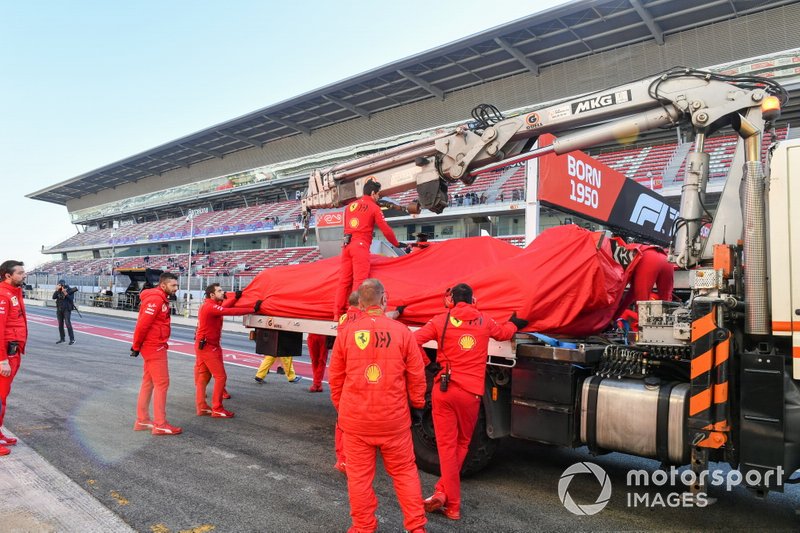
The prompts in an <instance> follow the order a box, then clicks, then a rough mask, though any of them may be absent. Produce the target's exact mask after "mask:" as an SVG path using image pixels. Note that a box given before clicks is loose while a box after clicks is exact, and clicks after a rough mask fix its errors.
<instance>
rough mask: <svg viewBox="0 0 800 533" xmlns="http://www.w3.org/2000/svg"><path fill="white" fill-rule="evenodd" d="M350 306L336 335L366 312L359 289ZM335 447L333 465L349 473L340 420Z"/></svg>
mask: <svg viewBox="0 0 800 533" xmlns="http://www.w3.org/2000/svg"><path fill="white" fill-rule="evenodd" d="M347 303H348V304H349V307H348V308H347V312H345V313H344V314H342V316H340V317H339V325H338V326H336V335H337V336H339V337H340V336H342V332H343V331H344V330H345V329H346V328H347V327H348V326H349V325H350V324H351V323H352V322H353V321H355V320H356V319H357V318H358V317H360V316H361V315H362V314H363V313H364V312H363V311H362V310H361V308H360V307H359V306H358V291H353V292H351V293H350V297H349V298H348V300H347ZM334 448H335V451H336V463H335V464H334V465H333V467H334V468H335V469H336V470H338V471H339V472H341V473H342V474H346V473H347V460H346V458H345V455H344V439H343V437H342V428H340V427H339V420H338V419H337V420H336V432H335V435H334Z"/></svg>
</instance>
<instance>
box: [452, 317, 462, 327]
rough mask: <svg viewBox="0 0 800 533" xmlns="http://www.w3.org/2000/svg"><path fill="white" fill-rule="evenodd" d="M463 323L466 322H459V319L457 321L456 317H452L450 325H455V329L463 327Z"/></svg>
mask: <svg viewBox="0 0 800 533" xmlns="http://www.w3.org/2000/svg"><path fill="white" fill-rule="evenodd" d="M463 322H464V321H463V320H459V319H457V318H456V317H454V316H451V317H450V323H451V324H453V327H455V328H459V327H461V324H462V323H463Z"/></svg>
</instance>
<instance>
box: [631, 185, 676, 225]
mask: <svg viewBox="0 0 800 533" xmlns="http://www.w3.org/2000/svg"><path fill="white" fill-rule="evenodd" d="M676 218H678V211H677V209H673V208H672V207H670V206H669V205H667V204H666V203H664V202H662V201H661V200H659V199H658V198H654V197H652V196H650V195H649V194H645V193H642V194H640V195H639V199H638V200H636V205H635V206H634V208H633V212H632V213H631V218H630V222H633V223H634V224H636V225H638V226H642V227H645V224H646V223H651V224H652V225H653V230H654V231H655V232H656V233H662V234H667V235H672V229H673V228H672V222H673V221H675V219H676Z"/></svg>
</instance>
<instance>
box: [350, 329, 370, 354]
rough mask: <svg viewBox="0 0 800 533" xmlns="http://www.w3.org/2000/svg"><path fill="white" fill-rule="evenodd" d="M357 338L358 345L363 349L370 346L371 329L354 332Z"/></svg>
mask: <svg viewBox="0 0 800 533" xmlns="http://www.w3.org/2000/svg"><path fill="white" fill-rule="evenodd" d="M353 337H354V338H355V340H356V346H358V347H359V348H361V349H362V350H363V349H365V348H366V347H367V346H369V330H365V329H360V330H358V331H356V332H355V333H354V334H353Z"/></svg>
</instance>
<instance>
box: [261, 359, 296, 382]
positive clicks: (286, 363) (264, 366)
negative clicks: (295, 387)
mask: <svg viewBox="0 0 800 533" xmlns="http://www.w3.org/2000/svg"><path fill="white" fill-rule="evenodd" d="M275 359H277V357H275V356H274V355H267V356H265V357H264V360H263V361H261V365H259V367H258V372H256V377H257V378H259V379H264V377H266V375H267V373H268V372H269V369H270V368H272V364H273V363H274V362H275ZM281 364H282V365H283V370H284V371H285V372H286V379H288V380H289V381H292V380H294V378H295V375H296V374H295V373H294V365H293V364H292V358H291V357H281Z"/></svg>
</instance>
